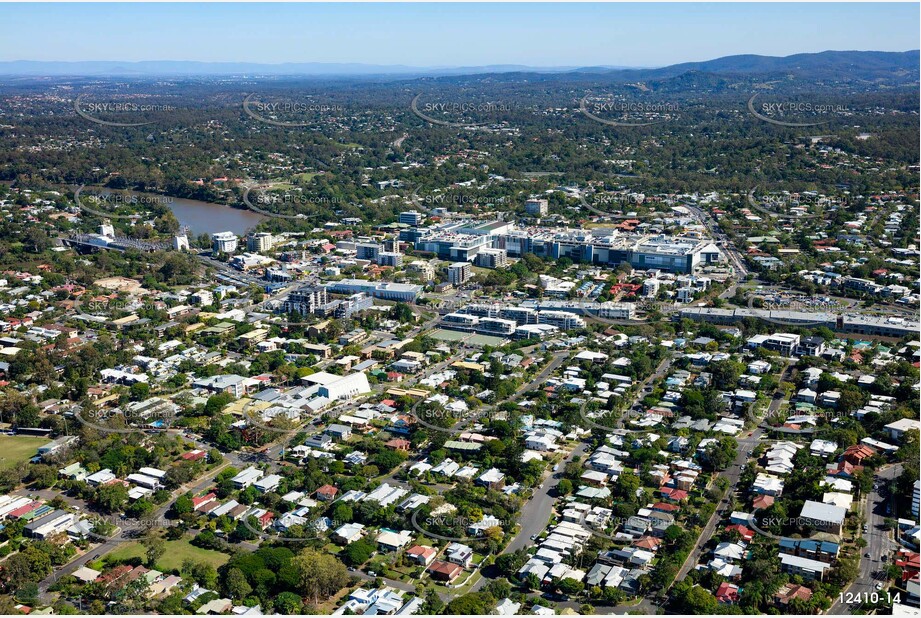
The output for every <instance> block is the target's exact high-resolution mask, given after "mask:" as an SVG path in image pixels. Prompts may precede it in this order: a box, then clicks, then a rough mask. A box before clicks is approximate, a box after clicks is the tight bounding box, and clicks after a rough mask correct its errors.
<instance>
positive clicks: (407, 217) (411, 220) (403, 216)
mask: <svg viewBox="0 0 921 618" xmlns="http://www.w3.org/2000/svg"><path fill="white" fill-rule="evenodd" d="M423 219H425V215H423V214H422V213H421V212H418V211H415V210H407V211H405V212H401V213H400V223H402V224H404V225H411V226H413V227H418V226H419V225H422V220H423Z"/></svg>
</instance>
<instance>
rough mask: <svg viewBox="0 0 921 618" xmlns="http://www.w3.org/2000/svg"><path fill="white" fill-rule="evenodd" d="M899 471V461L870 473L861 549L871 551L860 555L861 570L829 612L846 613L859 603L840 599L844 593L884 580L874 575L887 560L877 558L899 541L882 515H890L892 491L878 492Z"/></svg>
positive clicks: (855, 592) (869, 590) (867, 591)
mask: <svg viewBox="0 0 921 618" xmlns="http://www.w3.org/2000/svg"><path fill="white" fill-rule="evenodd" d="M901 474H902V464H895V465H892V466H887V467H885V468H882V469H880V470H879V471H878V472H877V473H876V476H875V477H873V486H874V489H873V490H872V491H871V492H870V493H869V494H867V501H866V504H865V505H864V506H865V511H864V513H865V518H864V519H865V520H866V524H867V532H866V533H865V534H864V535H863V538H864V539H866V541H867V546H866V548H864V549H863V550H861V551H863V552H865V553H868V554H870V557H869V558H867V557H866V556H864V555H859V556H858V558H859V559H860V574H859V575H858V576H857V579H855V580H854V581H853V582H852V583H851V585H850V586H849V587H848V588H847V589H846V590H844V591H843V594H842V595H841V596H839V597H838V599H837V600H835V602H834V603H833V604H832V606H831V607H830V608H828V612H827V613H829V614H849V613H851V610H852V609H856V608H857V607H858V606H859V605H849V604H847V603H842V599H844V598H845V596H846V595H863V594H871V593H873V592H876V585H877V583H884V582H885V579H884V576H883V577H879V578H877V573H880V572H883V571H885V570H886V564H887V563H886V562H883V561H882V560H880V558H881V557H883V556H888V555H889V553H890V552H891V551H892V550H893V549H895V548H897V547H898V544H897V543H896V542H895V541H893V540H892V539H891V538H890V537H889V532H888V531H887V530H886V529H885V519H886V517H888V516H889V515H888V514H887V513H889V512H890V511H889V509H890V508H891V506H892V504H891V499H892V496H891V494H887V495H884V494H882V493H880V489H876V488H877V487H880V488H882V486H883V485H884V484H886V482H888V481H891V480H893V479H895V478H897V477H898V476H899V475H901Z"/></svg>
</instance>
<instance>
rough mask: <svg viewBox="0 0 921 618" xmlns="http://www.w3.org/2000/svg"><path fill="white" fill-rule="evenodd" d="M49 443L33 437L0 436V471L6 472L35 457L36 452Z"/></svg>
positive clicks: (47, 440) (45, 439) (44, 439)
mask: <svg viewBox="0 0 921 618" xmlns="http://www.w3.org/2000/svg"><path fill="white" fill-rule="evenodd" d="M49 442H51V440H49V439H48V438H35V437H33V436H0V470H8V469H10V468H13V467H15V466H16V465H17V464H19V463H22V462H26V461H29V460H30V459H32V458H33V457H35V454H36V450H37V449H38V447H40V446H41V445H43V444H48V443H49Z"/></svg>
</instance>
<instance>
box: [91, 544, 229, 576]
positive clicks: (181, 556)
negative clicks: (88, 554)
mask: <svg viewBox="0 0 921 618" xmlns="http://www.w3.org/2000/svg"><path fill="white" fill-rule="evenodd" d="M143 557H144V547H143V546H142V545H141V544H140V543H126V544H125V546H124V547H120V548H118V549H116V550H115V551H113V552H112V553H111V554H109V555H108V556H106V561H107V562H110V563H114V562H120V561H122V560H130V559H132V558H143ZM185 560H193V561H195V562H205V563H207V564H210V565H211V566H213V567H214V568H218V567H219V566H221V565H223V564H224V563H225V562H227V561H228V560H230V556H228V555H227V554H222V553H221V552H219V551H214V550H211V549H202V548H200V547H195V546H194V545H192V544H191V543H189V541H187V540H186V539H182V540H179V541H167V542H166V551H165V552H164V553H163V556H162V557H161V558H160V560H159V561H158V562H157V568H158V569H160V570H161V571H172V570H179V568H180V567H182V563H183V562H184V561H185Z"/></svg>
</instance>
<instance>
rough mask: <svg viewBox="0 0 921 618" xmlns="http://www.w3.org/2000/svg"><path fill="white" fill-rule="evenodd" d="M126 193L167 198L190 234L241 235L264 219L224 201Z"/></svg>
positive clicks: (262, 216) (171, 208)
mask: <svg viewBox="0 0 921 618" xmlns="http://www.w3.org/2000/svg"><path fill="white" fill-rule="evenodd" d="M127 193H129V194H131V195H136V196H138V199H144V198H145V197H146V198H151V197H153V198H155V199H158V200H164V199H168V200H169V202H167V205H168V206H169V207H170V210H172V211H173V214H174V215H176V218H177V219H178V220H179V224H180V225H183V226H187V227H188V228H189V229H190V230H191V231H192V234H214V233H215V232H233V233H234V234H236V235H237V236H243V235H244V234H246V232H247V231H248V230H251V229H252V228H254V227H256V225H258V224H259V222H260V221H262V220H263V219H265V218H266V217H265V216H264V215H260V214H259V213H255V212H253V211H251V210H243V209H240V208H231V207H230V206H224V205H223V204H213V203H211V202H200V201H198V200H189V199H185V198H182V197H169V198H165V197H164V196H162V195H154V194H150V193H138V192H135V191H128V192H127Z"/></svg>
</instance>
